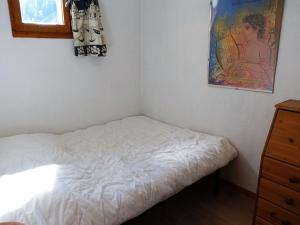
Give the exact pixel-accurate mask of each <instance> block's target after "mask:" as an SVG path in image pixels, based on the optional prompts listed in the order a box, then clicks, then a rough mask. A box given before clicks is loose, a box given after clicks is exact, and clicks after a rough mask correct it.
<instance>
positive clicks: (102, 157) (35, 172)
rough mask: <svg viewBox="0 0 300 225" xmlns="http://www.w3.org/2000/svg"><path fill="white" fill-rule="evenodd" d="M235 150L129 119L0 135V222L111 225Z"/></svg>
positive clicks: (208, 139)
mask: <svg viewBox="0 0 300 225" xmlns="http://www.w3.org/2000/svg"><path fill="white" fill-rule="evenodd" d="M236 156H237V152H236V150H235V149H234V147H233V146H232V145H231V144H230V143H229V142H228V141H227V140H226V139H224V138H222V137H216V136H211V135H207V134H202V133H197V132H192V131H190V130H187V129H182V128H177V127H174V126H169V125H166V124H164V123H161V122H158V121H155V120H152V119H150V118H147V117H143V116H141V117H129V118H126V119H123V120H118V121H114V122H110V123H107V124H105V125H102V126H94V127H90V128H88V129H84V130H79V131H75V132H71V133H66V134H63V135H52V134H31V135H18V136H14V137H8V138H2V139H0V222H3V221H19V222H23V223H25V224H26V225H118V224H121V223H123V222H124V221H126V220H128V219H131V218H133V217H135V216H137V215H139V214H141V213H142V212H144V211H145V210H147V209H149V208H150V207H151V206H153V205H155V204H156V203H158V202H160V201H162V200H164V199H166V198H168V197H170V196H172V195H174V194H175V193H177V192H179V191H180V190H182V189H183V188H184V187H186V186H188V185H190V184H192V183H194V182H195V181H197V180H199V179H200V178H202V177H204V176H206V175H208V174H210V173H212V172H214V171H215V170H217V169H219V168H221V167H223V166H225V165H226V164H228V162H229V161H231V160H232V159H234V158H235V157H236Z"/></svg>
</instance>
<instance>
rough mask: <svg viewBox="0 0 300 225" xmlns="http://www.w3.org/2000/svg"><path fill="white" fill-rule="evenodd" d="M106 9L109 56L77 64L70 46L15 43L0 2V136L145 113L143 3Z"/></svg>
mask: <svg viewBox="0 0 300 225" xmlns="http://www.w3.org/2000/svg"><path fill="white" fill-rule="evenodd" d="M101 3H102V7H103V11H104V14H103V20H104V21H103V23H104V26H105V30H106V36H107V38H106V39H107V40H108V47H109V49H108V50H109V52H108V56H107V57H106V58H91V57H88V58H76V57H75V56H74V54H73V49H72V41H71V40H62V39H23V38H21V39H14V38H12V35H11V28H10V21H9V15H8V8H7V1H4V0H1V1H0V21H1V31H0V69H1V70H0V136H6V135H11V134H17V133H24V132H37V131H47V132H48V131H51V132H62V131H66V130H73V129H76V128H79V127H86V126H89V125H91V124H97V123H103V122H105V121H108V120H113V119H117V118H122V117H125V116H128V115H135V114H138V113H140V107H139V106H140V102H139V97H140V96H139V94H140V89H139V80H140V44H139V43H140V1H139V0H126V1H123V0H101Z"/></svg>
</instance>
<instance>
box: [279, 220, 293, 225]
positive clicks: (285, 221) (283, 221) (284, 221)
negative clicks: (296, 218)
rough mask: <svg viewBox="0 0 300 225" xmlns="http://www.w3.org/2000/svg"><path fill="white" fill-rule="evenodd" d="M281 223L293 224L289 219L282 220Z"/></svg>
mask: <svg viewBox="0 0 300 225" xmlns="http://www.w3.org/2000/svg"><path fill="white" fill-rule="evenodd" d="M281 224H282V225H291V223H290V222H289V221H288V220H282V221H281Z"/></svg>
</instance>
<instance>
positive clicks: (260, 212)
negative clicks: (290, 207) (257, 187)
mask: <svg viewBox="0 0 300 225" xmlns="http://www.w3.org/2000/svg"><path fill="white" fill-rule="evenodd" d="M257 216H259V217H261V218H262V219H264V220H266V221H268V222H270V223H271V224H274V225H299V224H300V216H298V215H296V214H294V213H291V212H289V211H287V210H284V209H282V208H280V207H278V206H275V205H273V204H272V203H270V202H268V201H266V200H264V199H261V198H259V199H258V204H257Z"/></svg>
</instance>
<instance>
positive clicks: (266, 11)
mask: <svg viewBox="0 0 300 225" xmlns="http://www.w3.org/2000/svg"><path fill="white" fill-rule="evenodd" d="M283 7H284V0H211V27H210V53H209V79H208V83H209V84H210V85H214V86H220V87H228V88H236V89H246V90H254V91H263V92H271V93H273V90H274V78H275V72H276V63H277V54H278V46H279V38H280V30H281V21H282V14H283Z"/></svg>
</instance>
